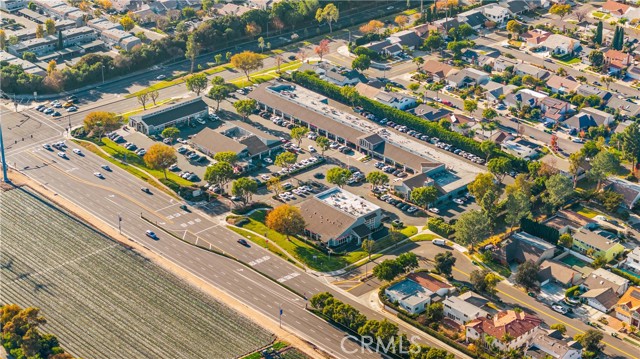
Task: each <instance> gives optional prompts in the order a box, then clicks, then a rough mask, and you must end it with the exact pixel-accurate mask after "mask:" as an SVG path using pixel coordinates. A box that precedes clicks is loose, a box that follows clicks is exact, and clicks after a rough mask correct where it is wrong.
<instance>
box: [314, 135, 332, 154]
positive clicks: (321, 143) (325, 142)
mask: <svg viewBox="0 0 640 359" xmlns="http://www.w3.org/2000/svg"><path fill="white" fill-rule="evenodd" d="M316 145H318V148H320V154H321V155H322V156H323V157H324V152H325V151H326V150H328V149H329V146H331V141H329V139H328V138H326V137H324V136H318V137H317V138H316Z"/></svg>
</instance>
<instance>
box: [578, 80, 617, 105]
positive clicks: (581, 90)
mask: <svg viewBox="0 0 640 359" xmlns="http://www.w3.org/2000/svg"><path fill="white" fill-rule="evenodd" d="M576 93H577V94H578V95H582V96H584V97H588V96H593V95H595V96H598V97H600V99H601V100H602V103H607V101H609V99H611V97H612V96H613V95H612V94H611V92H609V91H606V90H603V89H601V88H599V87H595V86H591V85H587V84H582V85H580V86H578V88H577V90H576Z"/></svg>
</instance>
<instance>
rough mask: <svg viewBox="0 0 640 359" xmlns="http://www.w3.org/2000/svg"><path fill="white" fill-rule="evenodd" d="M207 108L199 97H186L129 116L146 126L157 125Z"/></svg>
mask: <svg viewBox="0 0 640 359" xmlns="http://www.w3.org/2000/svg"><path fill="white" fill-rule="evenodd" d="M206 110H207V104H206V103H205V102H204V101H202V98H201V97H193V98H188V99H185V100H182V101H179V102H176V103H173V104H167V105H164V106H160V107H158V108H153V109H149V110H146V111H143V112H141V113H139V114H137V115H133V116H131V117H130V118H132V119H134V120H137V121H142V122H144V123H146V124H147V125H148V126H158V125H162V124H164V123H167V122H169V121H173V120H175V119H179V118H183V117H187V116H190V115H194V114H197V113H199V112H202V111H206Z"/></svg>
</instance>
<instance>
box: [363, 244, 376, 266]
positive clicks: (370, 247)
mask: <svg viewBox="0 0 640 359" xmlns="http://www.w3.org/2000/svg"><path fill="white" fill-rule="evenodd" d="M375 244H376V242H375V241H374V240H372V239H365V240H363V241H362V250H363V251H365V252H367V255H368V256H369V261H371V252H372V251H373V247H374V246H375Z"/></svg>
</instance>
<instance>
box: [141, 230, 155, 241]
mask: <svg viewBox="0 0 640 359" xmlns="http://www.w3.org/2000/svg"><path fill="white" fill-rule="evenodd" d="M144 234H145V235H146V236H147V237H149V238H151V239H158V236H157V235H156V234H155V233H154V232H153V231H151V230H147V231H146V232H144Z"/></svg>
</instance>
